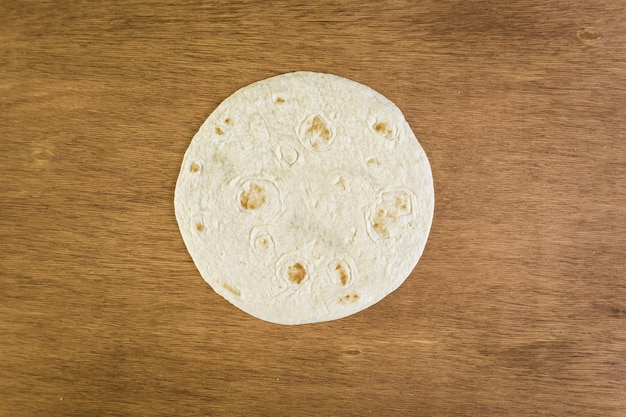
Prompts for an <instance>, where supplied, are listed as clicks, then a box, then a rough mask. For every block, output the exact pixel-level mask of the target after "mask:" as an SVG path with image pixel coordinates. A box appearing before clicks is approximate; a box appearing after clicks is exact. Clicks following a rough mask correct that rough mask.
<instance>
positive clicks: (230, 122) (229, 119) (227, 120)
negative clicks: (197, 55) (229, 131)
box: [224, 117, 233, 125]
mask: <svg viewBox="0 0 626 417" xmlns="http://www.w3.org/2000/svg"><path fill="white" fill-rule="evenodd" d="M224 123H226V124H229V125H231V124H233V119H231V118H230V117H227V118H226V119H224Z"/></svg>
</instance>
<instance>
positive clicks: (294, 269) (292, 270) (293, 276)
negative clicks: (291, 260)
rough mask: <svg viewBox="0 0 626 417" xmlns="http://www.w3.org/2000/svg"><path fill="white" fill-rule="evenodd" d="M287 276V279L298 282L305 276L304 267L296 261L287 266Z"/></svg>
mask: <svg viewBox="0 0 626 417" xmlns="http://www.w3.org/2000/svg"><path fill="white" fill-rule="evenodd" d="M287 276H288V277H289V281H291V282H293V283H296V284H300V283H302V281H304V278H306V268H304V266H302V264H301V263H300V262H296V263H295V264H293V265H291V266H290V267H288V268H287Z"/></svg>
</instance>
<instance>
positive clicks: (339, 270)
mask: <svg viewBox="0 0 626 417" xmlns="http://www.w3.org/2000/svg"><path fill="white" fill-rule="evenodd" d="M335 271H337V273H338V274H339V280H340V281H341V285H346V284H347V283H348V278H350V277H349V276H348V273H347V272H346V269H345V268H344V267H343V265H341V264H340V263H336V264H335Z"/></svg>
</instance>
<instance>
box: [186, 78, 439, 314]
mask: <svg viewBox="0 0 626 417" xmlns="http://www.w3.org/2000/svg"><path fill="white" fill-rule="evenodd" d="M174 203H175V209H176V218H177V220H178V225H179V227H180V231H181V234H182V236H183V239H184V241H185V244H186V245H187V249H188V250H189V253H190V254H191V257H192V259H193V261H194V263H195V264H196V266H197V268H198V270H199V271H200V274H201V275H202V277H203V278H204V280H205V281H206V282H207V283H208V284H209V285H211V287H212V288H213V289H214V290H215V291H216V292H217V293H218V294H219V295H221V296H222V297H224V298H225V299H226V300H228V301H230V302H231V303H232V304H234V305H235V306H237V307H238V308H240V309H241V310H243V311H245V312H247V313H249V314H251V315H252V316H254V317H257V318H259V319H262V320H266V321H269V322H273V323H279V324H303V323H314V322H322V321H328V320H334V319H339V318H342V317H346V316H348V315H351V314H354V313H356V312H358V311H360V310H363V309H365V308H367V307H369V306H371V305H372V304H375V303H377V302H378V301H380V300H381V299H383V298H384V297H385V296H386V295H387V294H389V293H390V292H392V291H394V290H395V289H396V288H398V287H399V286H400V284H402V282H404V280H405V279H406V278H407V277H408V276H409V274H410V273H411V271H412V269H413V268H414V267H415V265H416V263H417V261H418V260H419V258H420V256H421V255H422V252H423V250H424V246H425V244H426V239H427V237H428V233H429V230H430V226H431V222H432V217H433V208H434V192H433V180H432V174H431V170H430V165H429V163H428V159H427V157H426V154H425V153H424V151H423V150H422V148H421V146H420V145H419V143H418V141H417V139H416V138H415V135H414V134H413V132H412V131H411V128H410V127H409V125H408V124H407V122H406V121H405V120H404V117H403V115H402V113H401V112H400V110H399V109H398V108H397V107H396V106H395V105H394V104H393V103H392V102H391V101H389V100H387V99H386V98H385V97H383V96H382V95H381V94H379V93H377V92H376V91H374V90H372V89H371V88H369V87H366V86H365V85H362V84H359V83H356V82H354V81H350V80H348V79H345V78H341V77H338V76H335V75H329V74H321V73H313V72H294V73H288V74H283V75H279V76H276V77H272V78H268V79H265V80H262V81H259V82H256V83H254V84H251V85H249V86H247V87H244V88H242V89H240V90H239V91H237V92H235V93H234V94H233V95H231V96H230V97H228V98H227V99H226V100H224V101H223V102H222V103H221V104H220V105H219V106H218V107H217V109H216V110H215V111H214V112H213V113H212V114H211V115H210V116H209V117H208V119H207V120H206V121H205V122H204V124H203V125H202V127H201V128H200V130H199V131H198V133H197V134H196V135H195V136H194V138H193V140H192V141H191V144H190V146H189V148H188V149H187V152H186V153H185V157H184V160H183V163H182V168H181V171H180V175H179V177H178V182H177V184H176V192H175V199H174Z"/></svg>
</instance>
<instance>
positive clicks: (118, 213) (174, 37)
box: [0, 0, 626, 417]
mask: <svg viewBox="0 0 626 417" xmlns="http://www.w3.org/2000/svg"><path fill="white" fill-rule="evenodd" d="M174 3H175V4H176V5H174ZM625 22H626V2H624V1H608V0H607V1H547V2H546V1H543V0H542V1H539V0H537V1H517V2H515V1H514V2H504V1H502V2H501V1H415V2H412V1H402V0H397V1H372V2H366V1H358V2H310V4H307V3H306V2H302V3H300V2H298V3H296V2H253V1H250V2H238V1H230V0H229V1H225V0H224V1H214V2H201V1H184V2H162V3H160V2H151V1H147V0H135V1H120V2H111V3H108V2H83V1H58V2H56V1H55V2H53V1H49V2H43V1H42V2H32V1H30V2H19V1H13V0H0V141H1V142H0V146H1V152H0V272H1V276H0V416H2V417H4V416H109V415H111V416H113V415H116V416H128V415H142V416H173V415H198V416H199V415H202V416H222V415H223V416H257V415H258V416H603V417H606V416H626V277H625V272H626V265H625V260H624V258H625V253H626V226H625V222H626V189H625V177H626V129H625V123H626V122H625V120H626V24H625ZM294 70H313V71H323V72H331V73H335V74H338V75H341V76H344V77H348V78H351V79H354V80H356V81H359V82H362V83H365V84H367V85H369V86H371V87H373V88H374V89H376V90H378V91H380V92H381V93H383V94H384V95H386V96H387V97H388V98H390V99H391V100H393V101H394V102H395V103H396V104H397V105H398V106H399V107H400V108H401V109H402V111H403V112H404V114H405V116H406V118H407V120H408V121H409V123H410V125H411V126H412V127H413V129H414V131H415V133H416V135H417V136H418V138H419V139H420V142H421V143H422V145H423V147H424V148H425V150H426V152H427V153H428V155H429V158H430V161H431V164H432V168H433V174H434V178H435V188H436V209H435V219H434V223H433V228H432V233H431V237H430V240H429V242H428V245H427V247H426V251H425V254H424V256H423V258H422V260H421V261H420V263H419V264H418V266H417V267H416V269H415V271H414V273H413V274H412V275H411V277H410V278H409V279H408V280H407V281H406V282H405V284H404V285H403V286H402V287H401V288H400V289H398V290H397V291H396V292H394V293H393V294H392V295H390V296H389V297H388V298H386V299H385V300H383V301H382V302H380V303H379V304H377V305H375V306H374V307H372V308H370V309H368V310H365V311H364V312H362V313H359V314H357V315H354V316H351V317H349V318H346V319H343V320H339V321H334V322H329V323H322V324H317V325H307V326H296V327H288V326H277V325H272V324H268V323H265V322H262V321H260V320H257V319H254V318H253V317H250V316H248V315H246V314H244V313H242V312H241V311H239V310H237V309H235V308H234V307H232V306H231V305H230V304H229V303H228V302H226V301H224V300H223V299H222V298H220V297H219V296H218V295H216V294H215V293H214V292H213V291H212V290H211V289H210V287H209V286H208V285H207V284H205V283H204V281H203V280H202V279H201V277H200V275H199V274H198V272H197V270H196V268H195V267H194V265H193V263H192V261H191V259H190V257H189V255H188V253H187V251H186V249H185V246H184V244H183V241H182V239H181V237H180V234H179V231H178V227H177V224H176V220H175V217H174V209H173V192H174V185H175V181H176V178H177V175H178V170H179V167H180V163H181V160H182V156H183V152H184V151H185V149H186V148H187V146H188V145H189V142H190V140H191V138H192V136H193V134H194V133H195V132H196V130H197V129H198V128H199V126H200V124H201V123H202V122H203V121H204V119H205V118H206V117H207V116H208V115H209V114H210V113H211V111H212V110H213V109H214V108H215V107H216V106H217V105H218V104H219V103H220V101H221V100H223V99H224V98H226V97H227V96H228V95H230V94H231V93H232V92H234V91H235V90H236V89H238V88H240V87H242V86H244V85H247V84H249V83H251V82H253V81H256V80H259V79H263V78H266V77H268V76H272V75H276V74H279V73H283V72H288V71H294ZM357 110H358V109H357Z"/></svg>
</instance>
